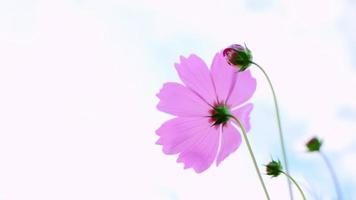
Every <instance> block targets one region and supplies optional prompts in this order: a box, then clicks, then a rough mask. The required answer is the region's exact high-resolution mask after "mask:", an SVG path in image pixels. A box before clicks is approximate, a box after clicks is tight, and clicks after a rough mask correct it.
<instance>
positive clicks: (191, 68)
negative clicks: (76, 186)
mask: <svg viewBox="0 0 356 200" xmlns="http://www.w3.org/2000/svg"><path fill="white" fill-rule="evenodd" d="M175 67H176V70H177V72H178V74H179V77H180V79H181V80H182V81H183V83H184V84H185V85H186V86H187V87H188V88H190V89H192V90H193V91H194V92H196V93H197V94H198V95H199V96H200V97H201V98H203V99H204V100H205V101H206V102H208V103H209V104H210V105H212V104H213V103H214V102H215V101H216V95H215V89H214V85H213V81H212V79H211V77H210V72H209V69H208V67H207V65H206V64H205V63H204V61H203V60H202V59H201V58H199V57H198V56H196V55H190V56H189V57H188V58H184V57H183V56H181V57H180V64H176V65H175Z"/></svg>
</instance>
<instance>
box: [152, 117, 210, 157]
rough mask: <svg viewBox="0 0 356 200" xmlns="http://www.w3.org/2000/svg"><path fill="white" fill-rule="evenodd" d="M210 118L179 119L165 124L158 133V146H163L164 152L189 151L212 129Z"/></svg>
mask: <svg viewBox="0 0 356 200" xmlns="http://www.w3.org/2000/svg"><path fill="white" fill-rule="evenodd" d="M210 126H211V125H210V123H209V119H208V118H204V117H178V118H174V119H171V120H169V121H167V122H165V123H164V124H163V125H162V126H161V127H160V128H159V129H158V130H157V131H156V133H157V135H159V136H160V138H159V140H158V141H157V142H156V144H160V145H163V152H164V153H166V154H176V153H179V152H182V151H185V150H187V149H188V148H190V146H192V145H193V144H195V143H196V142H197V141H198V140H199V139H200V138H201V137H202V136H204V135H205V134H206V133H207V130H208V129H211V127H210Z"/></svg>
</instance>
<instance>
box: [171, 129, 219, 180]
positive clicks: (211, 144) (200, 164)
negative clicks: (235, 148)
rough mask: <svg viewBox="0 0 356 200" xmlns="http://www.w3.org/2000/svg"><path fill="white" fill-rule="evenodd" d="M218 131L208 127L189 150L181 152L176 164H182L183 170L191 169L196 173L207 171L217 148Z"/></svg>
mask: <svg viewBox="0 0 356 200" xmlns="http://www.w3.org/2000/svg"><path fill="white" fill-rule="evenodd" d="M219 132H220V131H219V129H218V128H216V127H210V128H209V129H207V130H206V131H205V133H204V135H202V136H200V138H199V140H197V141H196V142H195V143H194V144H192V145H191V146H190V148H189V149H186V150H185V151H183V152H182V153H181V154H180V155H179V157H178V159H177V162H182V163H184V168H185V169H187V168H193V169H194V170H195V172H196V173H201V172H203V171H205V170H206V169H208V168H209V167H210V166H211V164H212V163H213V161H214V159H215V156H216V154H217V151H218V146H219V136H220V134H219Z"/></svg>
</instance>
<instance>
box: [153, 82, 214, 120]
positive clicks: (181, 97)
mask: <svg viewBox="0 0 356 200" xmlns="http://www.w3.org/2000/svg"><path fill="white" fill-rule="evenodd" d="M157 97H158V98H159V99H160V102H159V103H158V105H157V109H158V110H160V111H163V112H167V113H170V114H173V115H177V116H181V117H192V116H200V117H202V116H208V115H209V110H210V106H209V105H208V104H207V103H205V102H204V101H203V100H202V99H201V98H200V97H199V96H197V95H196V94H195V93H194V92H192V91H191V90H190V89H188V88H187V87H185V86H183V85H181V84H179V83H166V84H164V85H163V87H162V89H161V90H160V92H159V93H158V94H157Z"/></svg>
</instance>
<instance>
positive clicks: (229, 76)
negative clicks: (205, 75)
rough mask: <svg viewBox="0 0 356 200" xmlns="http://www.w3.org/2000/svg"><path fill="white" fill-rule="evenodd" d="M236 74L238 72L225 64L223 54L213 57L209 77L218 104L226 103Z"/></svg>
mask: <svg viewBox="0 0 356 200" xmlns="http://www.w3.org/2000/svg"><path fill="white" fill-rule="evenodd" d="M237 72H238V71H237V70H236V69H235V68H233V67H232V66H230V65H229V64H228V63H227V62H226V59H225V58H224V56H223V53H217V54H216V55H215V57H214V60H213V63H212V66H211V75H212V78H213V80H214V85H215V88H216V94H217V96H218V99H219V101H220V102H221V101H223V102H224V103H225V102H226V100H227V98H228V96H229V94H230V92H231V89H232V86H233V85H234V83H235V81H236V77H237V74H238V73H237Z"/></svg>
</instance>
